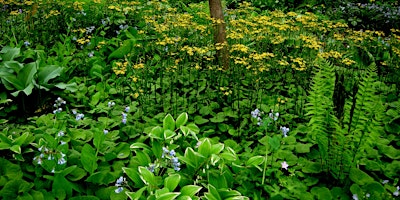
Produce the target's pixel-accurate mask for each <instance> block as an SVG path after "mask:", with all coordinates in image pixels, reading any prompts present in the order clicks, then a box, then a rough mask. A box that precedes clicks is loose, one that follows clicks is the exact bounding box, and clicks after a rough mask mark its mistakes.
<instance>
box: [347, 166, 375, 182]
mask: <svg viewBox="0 0 400 200" xmlns="http://www.w3.org/2000/svg"><path fill="white" fill-rule="evenodd" d="M349 177H350V179H351V180H352V181H354V183H356V184H358V185H365V184H367V183H372V182H373V181H374V179H373V178H372V177H370V176H369V175H368V174H367V173H365V172H363V171H362V170H360V169H358V168H354V167H353V168H351V169H350V175H349Z"/></svg>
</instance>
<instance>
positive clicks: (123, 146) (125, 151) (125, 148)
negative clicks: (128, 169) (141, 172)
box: [114, 142, 131, 159]
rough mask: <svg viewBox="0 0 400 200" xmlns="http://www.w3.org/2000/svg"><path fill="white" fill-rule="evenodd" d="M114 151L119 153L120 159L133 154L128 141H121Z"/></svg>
mask: <svg viewBox="0 0 400 200" xmlns="http://www.w3.org/2000/svg"><path fill="white" fill-rule="evenodd" d="M114 152H115V153H117V158H119V159H123V158H127V157H129V156H130V155H131V150H130V148H129V144H128V143H126V142H120V143H119V144H118V146H117V147H116V148H115V150H114Z"/></svg>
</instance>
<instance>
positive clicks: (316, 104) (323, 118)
mask: <svg viewBox="0 0 400 200" xmlns="http://www.w3.org/2000/svg"><path fill="white" fill-rule="evenodd" d="M317 63H318V65H317V66H316V69H317V72H316V74H315V76H314V78H313V81H312V86H311V91H310V93H309V95H308V103H307V104H306V106H307V114H306V115H311V119H310V122H309V124H308V125H309V127H310V129H311V130H310V132H311V135H310V136H311V138H312V140H314V141H316V142H317V144H318V148H319V152H320V157H321V163H322V164H326V163H325V162H326V160H327V159H328V151H329V146H330V144H329V142H330V137H331V135H332V133H333V132H334V130H335V127H336V126H337V124H338V120H337V118H336V116H334V115H333V101H332V96H333V91H334V86H335V72H334V68H333V66H332V65H331V64H330V63H328V62H327V61H324V60H319V61H318V62H317Z"/></svg>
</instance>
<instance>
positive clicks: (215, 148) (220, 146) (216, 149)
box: [211, 143, 225, 154]
mask: <svg viewBox="0 0 400 200" xmlns="http://www.w3.org/2000/svg"><path fill="white" fill-rule="evenodd" d="M224 148H225V145H224V144H221V143H218V144H213V145H212V146H211V154H219V153H221V151H222V150H224Z"/></svg>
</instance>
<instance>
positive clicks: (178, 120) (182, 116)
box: [176, 113, 189, 128]
mask: <svg viewBox="0 0 400 200" xmlns="http://www.w3.org/2000/svg"><path fill="white" fill-rule="evenodd" d="M188 118H189V116H188V114H187V113H182V114H180V115H179V116H178V118H176V127H177V128H179V127H181V126H183V125H185V124H186V122H187V121H188Z"/></svg>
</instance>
